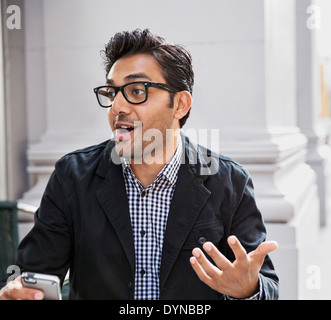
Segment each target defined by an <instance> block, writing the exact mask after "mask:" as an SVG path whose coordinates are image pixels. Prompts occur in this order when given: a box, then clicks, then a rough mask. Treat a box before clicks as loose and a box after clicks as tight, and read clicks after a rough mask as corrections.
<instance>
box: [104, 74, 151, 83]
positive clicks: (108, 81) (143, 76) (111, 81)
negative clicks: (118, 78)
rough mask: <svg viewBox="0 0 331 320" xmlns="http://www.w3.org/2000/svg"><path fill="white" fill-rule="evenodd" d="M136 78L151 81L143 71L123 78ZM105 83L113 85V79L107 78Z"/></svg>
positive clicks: (126, 79)
mask: <svg viewBox="0 0 331 320" xmlns="http://www.w3.org/2000/svg"><path fill="white" fill-rule="evenodd" d="M138 79H147V80H149V81H152V79H151V78H150V77H149V76H147V75H146V74H145V73H132V74H129V75H128V76H126V77H125V78H124V81H131V80H138ZM106 84H110V85H114V80H112V79H107V81H106Z"/></svg>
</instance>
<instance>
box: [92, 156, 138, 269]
mask: <svg viewBox="0 0 331 320" xmlns="http://www.w3.org/2000/svg"><path fill="white" fill-rule="evenodd" d="M107 151H108V152H107ZM109 157H110V153H109V150H106V152H105V155H104V159H103V160H102V161H101V164H100V166H99V168H98V170H97V174H99V175H101V176H105V181H104V183H103V184H102V185H101V186H100V188H99V189H98V190H97V191H96V196H97V198H98V201H99V203H100V205H101V207H102V208H103V210H104V212H105V214H106V215H107V217H108V219H109V221H110V223H111V224H112V226H113V228H114V230H115V232H116V233H117V236H118V238H119V240H120V242H121V244H122V246H123V249H124V251H125V253H126V255H127V257H128V260H129V263H130V266H131V270H132V273H133V274H134V270H135V250H134V240H133V234H132V227H131V219H130V213H129V204H128V199H127V197H126V190H125V184H124V178H123V174H122V168H121V164H114V163H113V162H110V161H109ZM107 162H108V163H107Z"/></svg>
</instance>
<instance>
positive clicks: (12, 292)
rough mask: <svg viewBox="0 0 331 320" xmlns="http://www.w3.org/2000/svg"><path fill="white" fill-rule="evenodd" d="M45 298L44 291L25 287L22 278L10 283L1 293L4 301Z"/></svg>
mask: <svg viewBox="0 0 331 320" xmlns="http://www.w3.org/2000/svg"><path fill="white" fill-rule="evenodd" d="M43 298H44V294H43V292H42V291H40V290H35V289H30V288H25V287H23V285H22V282H21V277H18V278H16V279H15V280H13V281H11V282H9V283H8V284H7V285H6V286H5V287H4V288H3V289H2V290H1V291H0V299H2V300H42V299H43Z"/></svg>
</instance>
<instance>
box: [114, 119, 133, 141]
mask: <svg viewBox="0 0 331 320" xmlns="http://www.w3.org/2000/svg"><path fill="white" fill-rule="evenodd" d="M135 129H136V127H135V126H134V125H133V124H130V123H121V122H117V123H116V124H115V137H116V140H118V141H123V140H129V139H131V137H132V135H133V134H134V130H135Z"/></svg>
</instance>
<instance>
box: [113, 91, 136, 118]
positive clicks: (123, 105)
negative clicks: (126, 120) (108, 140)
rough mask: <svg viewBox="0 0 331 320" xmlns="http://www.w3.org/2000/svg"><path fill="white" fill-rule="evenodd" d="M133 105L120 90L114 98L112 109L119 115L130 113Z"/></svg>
mask: <svg viewBox="0 0 331 320" xmlns="http://www.w3.org/2000/svg"><path fill="white" fill-rule="evenodd" d="M131 107H132V106H131V104H130V103H129V102H128V101H127V100H126V99H125V97H124V96H123V93H122V92H121V91H119V92H118V93H117V95H116V97H115V99H114V102H113V105H112V107H111V109H112V112H113V113H114V114H115V115H116V116H117V115H121V114H130V113H131Z"/></svg>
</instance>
